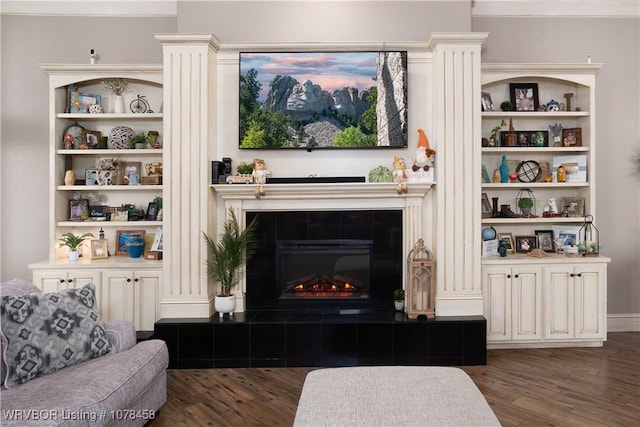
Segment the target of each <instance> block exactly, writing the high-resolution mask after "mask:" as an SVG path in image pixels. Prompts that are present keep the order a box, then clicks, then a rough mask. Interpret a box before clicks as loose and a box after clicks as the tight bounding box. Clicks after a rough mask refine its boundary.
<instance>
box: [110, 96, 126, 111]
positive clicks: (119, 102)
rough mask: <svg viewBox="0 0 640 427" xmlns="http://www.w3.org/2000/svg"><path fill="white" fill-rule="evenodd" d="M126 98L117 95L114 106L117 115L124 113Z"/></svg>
mask: <svg viewBox="0 0 640 427" xmlns="http://www.w3.org/2000/svg"><path fill="white" fill-rule="evenodd" d="M124 111H125V109H124V97H123V96H122V95H116V100H115V104H114V105H113V112H114V113H116V114H122V113H124Z"/></svg>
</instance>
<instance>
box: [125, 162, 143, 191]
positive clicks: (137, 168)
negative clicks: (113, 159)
mask: <svg viewBox="0 0 640 427" xmlns="http://www.w3.org/2000/svg"><path fill="white" fill-rule="evenodd" d="M120 170H121V171H122V183H121V184H125V185H128V184H129V180H130V179H129V177H130V176H131V175H138V179H139V178H140V176H141V175H142V162H123V163H122V165H121V166H120Z"/></svg>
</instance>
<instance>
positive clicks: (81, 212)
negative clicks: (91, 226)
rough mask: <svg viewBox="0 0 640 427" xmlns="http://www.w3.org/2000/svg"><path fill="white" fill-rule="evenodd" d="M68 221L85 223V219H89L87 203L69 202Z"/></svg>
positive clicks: (80, 201) (82, 201)
mask: <svg viewBox="0 0 640 427" xmlns="http://www.w3.org/2000/svg"><path fill="white" fill-rule="evenodd" d="M69 219H70V220H71V221H86V220H87V219H89V201H88V200H70V201H69Z"/></svg>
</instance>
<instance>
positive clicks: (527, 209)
mask: <svg viewBox="0 0 640 427" xmlns="http://www.w3.org/2000/svg"><path fill="white" fill-rule="evenodd" d="M518 207H519V208H520V210H521V211H522V216H523V217H527V216H530V215H531V208H532V207H533V199H530V198H529V197H523V198H521V199H519V200H518Z"/></svg>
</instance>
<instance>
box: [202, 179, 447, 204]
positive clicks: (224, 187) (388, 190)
mask: <svg viewBox="0 0 640 427" xmlns="http://www.w3.org/2000/svg"><path fill="white" fill-rule="evenodd" d="M434 185H435V182H429V183H416V184H409V188H408V192H407V193H403V194H398V193H397V191H396V186H397V184H396V183H392V182H385V183H369V182H361V183H329V184H324V183H323V184H313V183H311V184H308V183H305V184H266V185H265V186H264V188H265V195H264V196H262V197H261V198H260V199H263V200H283V199H288V200H290V199H292V198H295V199H297V200H300V199H333V200H335V199H400V198H415V197H418V198H424V197H425V196H426V195H427V193H428V192H429V190H431V188H432V187H433V186H434ZM211 188H213V190H214V191H215V192H216V193H218V194H219V195H220V197H222V199H223V200H233V199H236V200H238V199H255V195H254V192H255V189H256V186H255V185H252V184H214V185H211ZM260 199H258V200H260Z"/></svg>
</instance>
